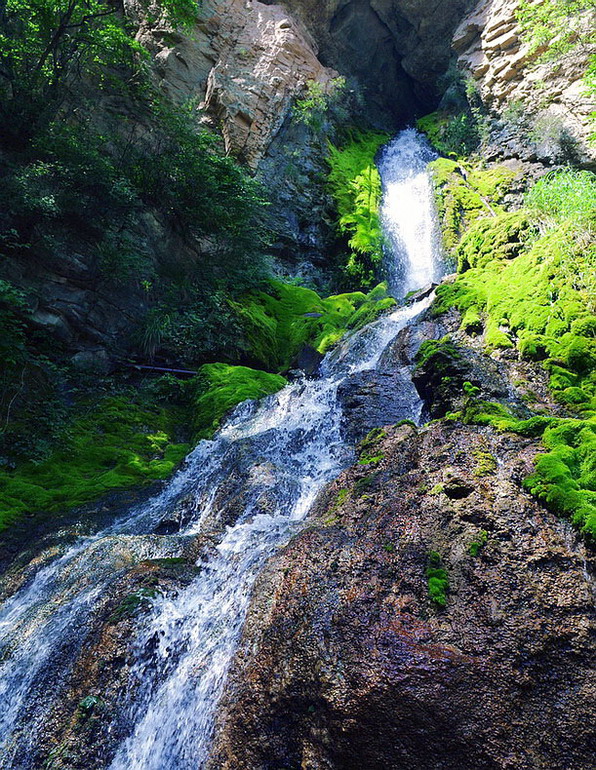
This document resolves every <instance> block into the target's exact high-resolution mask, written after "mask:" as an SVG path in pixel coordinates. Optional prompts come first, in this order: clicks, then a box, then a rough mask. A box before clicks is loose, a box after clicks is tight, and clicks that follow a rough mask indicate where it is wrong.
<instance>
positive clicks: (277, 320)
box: [232, 281, 396, 372]
mask: <svg viewBox="0 0 596 770" xmlns="http://www.w3.org/2000/svg"><path fill="white" fill-rule="evenodd" d="M395 304H396V302H395V300H394V299H393V298H392V297H389V296H388V294H387V286H386V284H379V285H378V286H377V287H375V288H374V289H373V290H372V291H370V292H369V293H368V294H364V293H363V292H350V293H347V294H336V295H333V296H331V297H327V298H322V297H320V296H319V295H318V294H317V293H316V292H314V291H312V290H311V289H307V288H304V287H301V286H295V285H293V284H289V283H283V282H281V281H270V282H269V283H268V285H267V287H265V288H264V289H263V290H259V291H252V292H250V293H248V294H247V295H245V296H244V297H242V298H241V301H239V302H234V303H233V304H232V306H233V308H234V310H235V311H236V313H237V314H238V317H239V319H240V322H241V325H242V327H243V330H244V334H245V335H246V338H247V340H248V353H249V355H250V357H251V358H252V359H254V360H255V361H257V362H259V363H260V364H261V365H262V366H265V367H266V368H267V369H270V370H272V371H278V372H283V371H287V369H288V368H289V367H290V366H291V364H292V362H293V361H294V359H295V358H296V356H297V355H298V354H299V353H300V351H301V349H302V348H304V347H305V346H306V345H309V346H312V347H313V348H315V349H316V350H317V351H318V352H319V353H325V352H327V350H329V348H330V347H332V346H333V345H334V344H335V343H336V342H338V341H339V339H340V338H341V337H342V336H343V335H344V334H345V332H346V331H353V330H356V329H360V328H362V327H363V326H365V325H366V324H367V323H370V322H371V321H374V320H375V318H377V317H378V316H379V315H380V314H381V313H383V312H385V311H386V310H388V309H390V308H391V307H393V306H395Z"/></svg>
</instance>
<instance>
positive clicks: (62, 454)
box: [0, 397, 190, 529]
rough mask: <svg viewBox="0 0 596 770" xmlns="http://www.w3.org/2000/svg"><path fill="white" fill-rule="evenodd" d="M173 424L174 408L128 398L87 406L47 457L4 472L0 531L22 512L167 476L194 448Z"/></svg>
mask: <svg viewBox="0 0 596 770" xmlns="http://www.w3.org/2000/svg"><path fill="white" fill-rule="evenodd" d="M175 426H176V417H175V415H174V414H173V413H172V412H171V411H170V410H167V409H165V408H148V407H143V406H139V405H137V404H135V403H134V401H132V399H129V398H124V397H110V398H104V399H103V400H101V401H100V402H99V403H98V404H97V405H95V406H91V405H89V406H88V411H87V413H85V414H84V415H82V416H79V417H78V418H77V419H75V420H74V421H73V422H72V423H71V425H70V427H69V431H68V435H67V437H66V439H65V440H64V442H62V445H60V448H58V449H56V450H54V451H53V452H52V453H51V454H50V455H49V456H48V457H47V459H45V460H43V461H41V462H37V463H34V462H25V463H22V464H20V465H19V466H18V467H17V468H16V469H15V470H8V469H1V470H0V529H1V528H4V527H6V526H7V525H8V524H9V523H10V522H11V521H13V520H14V519H15V518H17V517H18V516H21V515H23V514H28V513H33V512H35V511H48V512H53V511H60V510H64V509H67V508H70V507H73V506H76V505H82V504H84V503H87V502H89V501H91V500H94V499H96V498H98V497H100V496H101V495H103V494H105V493H106V492H109V491H111V490H114V489H122V488H126V487H130V486H134V485H139V484H144V483H148V482H151V481H154V480H157V479H164V478H166V477H167V476H168V475H170V474H171V472H172V471H173V469H174V468H175V467H176V466H177V465H178V463H180V461H181V460H182V459H183V458H184V456H185V455H186V454H187V452H188V451H189V448H190V447H189V445H188V444H179V443H176V442H175V440H174V433H175Z"/></svg>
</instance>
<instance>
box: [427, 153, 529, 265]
mask: <svg viewBox="0 0 596 770" xmlns="http://www.w3.org/2000/svg"><path fill="white" fill-rule="evenodd" d="M430 169H431V171H432V174H433V182H434V186H435V191H436V198H437V204H438V208H439V216H440V219H441V222H442V233H443V242H444V245H445V249H446V251H447V252H448V253H449V254H453V253H454V251H455V249H456V247H457V245H458V244H459V241H460V239H461V237H462V235H463V234H464V233H465V232H466V231H467V228H468V227H469V225H470V224H471V223H473V222H475V221H476V219H478V218H481V217H486V216H496V215H497V214H499V213H502V212H503V209H502V207H501V206H500V204H501V202H502V200H503V198H504V196H505V194H506V193H507V191H508V189H509V188H510V186H511V183H512V181H513V179H514V177H515V172H513V171H512V170H511V169H509V168H507V167H506V166H493V167H491V168H482V167H480V166H479V165H478V164H477V163H476V164H474V163H471V162H469V161H467V160H464V159H463V158H458V159H457V160H452V159H448V158H438V159H437V160H434V161H432V162H431V163H430Z"/></svg>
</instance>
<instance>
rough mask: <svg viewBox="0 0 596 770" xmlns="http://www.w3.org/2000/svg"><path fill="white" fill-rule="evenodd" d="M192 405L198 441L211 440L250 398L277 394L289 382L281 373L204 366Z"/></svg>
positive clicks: (235, 367) (224, 366)
mask: <svg viewBox="0 0 596 770" xmlns="http://www.w3.org/2000/svg"><path fill="white" fill-rule="evenodd" d="M198 382H199V384H198V386H197V392H196V395H195V398H194V402H193V426H194V429H195V431H196V438H197V439H200V438H210V437H211V436H212V435H213V432H214V431H215V430H216V429H217V428H218V427H219V425H220V423H221V420H222V419H223V417H224V416H225V415H226V414H227V413H228V412H229V411H230V410H231V409H232V408H233V407H235V406H237V405H238V404H240V403H242V402H243V401H246V400H247V399H256V398H262V397H263V396H268V395H271V394H272V393H276V392H277V391H278V390H281V388H283V387H284V385H286V383H287V380H286V379H285V378H284V377H281V376H280V375H278V374H271V373H269V372H263V371H260V370H258V369H250V368H249V367H247V366H230V365H229V364H205V365H204V366H202V367H201V371H200V379H199V381H198Z"/></svg>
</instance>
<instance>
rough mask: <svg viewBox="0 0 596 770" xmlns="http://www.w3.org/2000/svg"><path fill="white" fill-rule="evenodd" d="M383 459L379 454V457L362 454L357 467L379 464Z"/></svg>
mask: <svg viewBox="0 0 596 770" xmlns="http://www.w3.org/2000/svg"><path fill="white" fill-rule="evenodd" d="M384 459H385V455H384V454H379V455H368V454H364V455H362V456H361V457H360V459H359V460H358V465H377V463H380V462H381V461H382V460H384Z"/></svg>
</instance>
